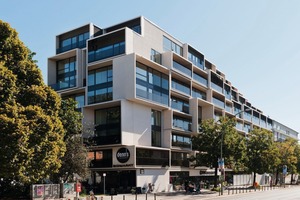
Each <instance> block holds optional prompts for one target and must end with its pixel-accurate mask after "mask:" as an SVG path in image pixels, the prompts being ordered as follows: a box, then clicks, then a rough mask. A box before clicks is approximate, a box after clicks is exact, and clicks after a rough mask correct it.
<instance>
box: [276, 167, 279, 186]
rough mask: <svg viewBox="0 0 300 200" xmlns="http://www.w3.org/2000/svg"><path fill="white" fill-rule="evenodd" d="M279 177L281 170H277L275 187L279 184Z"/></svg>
mask: <svg viewBox="0 0 300 200" xmlns="http://www.w3.org/2000/svg"><path fill="white" fill-rule="evenodd" d="M278 175H279V170H278V168H277V170H276V178H275V185H277V184H278Z"/></svg>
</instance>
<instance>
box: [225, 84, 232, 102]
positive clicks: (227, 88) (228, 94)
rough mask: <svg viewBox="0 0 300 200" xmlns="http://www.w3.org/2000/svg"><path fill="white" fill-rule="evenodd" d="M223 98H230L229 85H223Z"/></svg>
mask: <svg viewBox="0 0 300 200" xmlns="http://www.w3.org/2000/svg"><path fill="white" fill-rule="evenodd" d="M224 94H225V98H226V99H229V100H231V90H230V86H229V85H224Z"/></svg>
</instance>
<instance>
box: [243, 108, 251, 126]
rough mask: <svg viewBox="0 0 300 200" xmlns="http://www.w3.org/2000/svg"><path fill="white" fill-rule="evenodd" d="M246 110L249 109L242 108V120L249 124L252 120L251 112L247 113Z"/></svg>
mask: <svg viewBox="0 0 300 200" xmlns="http://www.w3.org/2000/svg"><path fill="white" fill-rule="evenodd" d="M246 109H250V108H247V107H245V108H244V111H245V112H244V119H245V120H248V121H249V122H251V120H252V114H251V113H252V111H251V110H249V111H246Z"/></svg>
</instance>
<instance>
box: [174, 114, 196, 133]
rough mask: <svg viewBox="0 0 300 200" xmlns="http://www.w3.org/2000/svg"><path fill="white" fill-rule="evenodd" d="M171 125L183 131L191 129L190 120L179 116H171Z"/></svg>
mask: <svg viewBox="0 0 300 200" xmlns="http://www.w3.org/2000/svg"><path fill="white" fill-rule="evenodd" d="M173 127H174V128H179V129H182V130H184V131H192V120H190V119H186V118H183V117H179V116H173Z"/></svg>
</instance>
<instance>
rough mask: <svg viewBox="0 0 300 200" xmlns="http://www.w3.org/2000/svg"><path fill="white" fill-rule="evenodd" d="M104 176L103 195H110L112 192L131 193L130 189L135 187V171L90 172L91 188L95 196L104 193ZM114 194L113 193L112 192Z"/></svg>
mask: <svg viewBox="0 0 300 200" xmlns="http://www.w3.org/2000/svg"><path fill="white" fill-rule="evenodd" d="M103 174H106V176H105V193H106V194H110V193H111V192H113V191H116V192H117V193H121V194H122V193H131V189H132V188H134V187H136V170H122V171H102V170H101V171H98V170H95V171H92V177H93V184H92V185H91V188H92V189H93V191H94V192H95V193H96V194H103V193H104V191H103V190H104V177H103ZM113 193H114V192H113Z"/></svg>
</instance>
